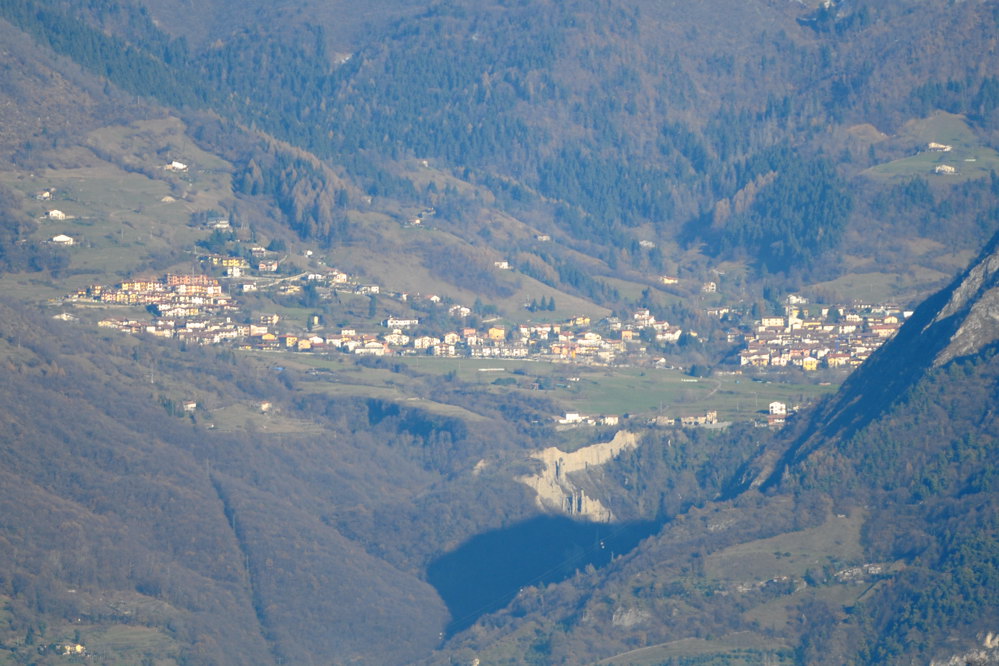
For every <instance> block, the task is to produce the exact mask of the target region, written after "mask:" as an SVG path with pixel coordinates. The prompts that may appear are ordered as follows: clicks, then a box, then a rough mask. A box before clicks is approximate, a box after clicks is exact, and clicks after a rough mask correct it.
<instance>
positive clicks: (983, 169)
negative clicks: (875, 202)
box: [863, 111, 999, 184]
mask: <svg viewBox="0 0 999 666" xmlns="http://www.w3.org/2000/svg"><path fill="white" fill-rule="evenodd" d="M897 140H898V141H899V142H901V143H903V145H910V144H911V145H912V147H913V149H914V150H918V151H919V152H917V153H916V154H914V155H911V156H909V157H904V158H902V159H898V160H893V161H891V162H888V163H886V164H879V165H877V166H874V167H871V168H870V169H867V170H866V171H864V172H863V173H864V175H866V176H868V177H871V178H876V179H884V180H905V179H909V178H912V177H914V176H925V177H927V178H930V179H931V182H933V183H935V184H947V183H960V182H964V181H967V180H975V179H978V178H984V177H987V176H988V175H989V173H990V172H991V171H992V170H996V169H999V153H997V152H996V151H995V150H993V149H992V148H989V147H987V146H983V145H981V143H980V142H979V141H978V138H977V137H976V136H975V135H974V133H973V132H972V131H971V129H970V128H969V127H968V124H967V121H966V120H965V118H964V116H959V115H955V114H951V113H945V112H943V111H938V112H937V113H934V114H933V115H932V116H930V117H928V118H922V119H919V120H913V121H910V122H908V123H906V125H905V127H903V128H902V131H901V132H900V133H899V135H898V139H897ZM930 142H936V143H940V144H946V145H949V146H951V147H952V150H951V151H949V152H934V151H930V150H928V149H927V144H929V143H930ZM943 164H946V165H949V166H952V167H954V168H955V169H957V173H956V174H952V175H938V174H935V173H934V169H935V168H936V167H938V166H940V165H943Z"/></svg>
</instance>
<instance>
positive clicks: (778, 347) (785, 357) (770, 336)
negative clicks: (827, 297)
mask: <svg viewBox="0 0 999 666" xmlns="http://www.w3.org/2000/svg"><path fill="white" fill-rule="evenodd" d="M909 314H911V313H908V312H903V311H901V310H899V309H898V308H896V307H894V306H890V305H878V306H859V307H854V308H850V307H823V308H820V309H818V310H817V311H814V310H813V311H806V310H804V309H798V308H797V306H791V305H789V306H788V308H787V314H786V316H780V317H778V316H774V317H763V318H761V319H760V320H758V321H756V322H754V333H753V335H751V336H749V337H748V338H747V340H746V347H745V349H743V350H742V351H740V352H739V362H740V365H742V366H754V367H771V366H773V367H786V366H797V367H800V368H802V369H803V370H807V371H813V370H818V369H819V368H822V367H826V368H840V367H853V366H858V365H860V364H861V363H863V362H864V361H865V360H866V359H867V358H868V357H869V356H870V355H871V354H872V353H873V352H874V350H876V349H877V348H878V347H880V346H881V345H882V344H884V343H885V341H886V340H888V339H889V338H891V337H892V336H893V335H895V333H896V332H897V331H898V329H899V328H900V327H901V325H902V323H903V321H904V319H905V318H906V317H907V316H908V315H909Z"/></svg>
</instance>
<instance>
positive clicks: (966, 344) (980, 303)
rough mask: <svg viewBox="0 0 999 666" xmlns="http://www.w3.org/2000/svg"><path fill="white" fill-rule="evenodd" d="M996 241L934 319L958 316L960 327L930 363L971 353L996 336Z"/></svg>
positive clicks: (998, 296)
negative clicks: (989, 251)
mask: <svg viewBox="0 0 999 666" xmlns="http://www.w3.org/2000/svg"><path fill="white" fill-rule="evenodd" d="M997 245H999V244H997V243H996V242H995V241H993V242H992V243H991V244H990V246H991V248H992V251H991V253H988V254H986V255H984V257H983V258H982V259H980V260H979V261H978V263H977V264H975V265H974V266H973V267H972V268H971V269H970V270H969V271H968V272H967V273H966V274H965V277H964V279H963V280H961V282H960V283H959V284H958V285H957V287H956V288H955V289H954V290H953V292H952V293H951V297H950V300H949V301H948V302H947V305H945V306H944V308H943V309H942V310H941V311H940V314H938V315H937V316H936V317H935V318H934V319H933V324H937V323H939V322H941V321H943V320H945V319H947V318H949V317H955V316H956V317H959V318H960V319H961V324H960V327H959V328H958V329H957V331H956V332H955V333H954V334H953V335H952V336H951V338H950V342H949V344H948V345H947V346H946V347H945V348H944V349H943V351H941V352H940V353H939V354H937V356H936V358H935V360H934V361H933V365H935V366H939V365H943V364H944V363H946V362H948V361H950V360H952V359H954V358H958V357H960V356H967V355H968V354H973V353H975V352H976V351H978V350H979V349H982V348H984V347H986V346H987V345H990V344H992V343H993V342H995V341H996V340H999V247H997Z"/></svg>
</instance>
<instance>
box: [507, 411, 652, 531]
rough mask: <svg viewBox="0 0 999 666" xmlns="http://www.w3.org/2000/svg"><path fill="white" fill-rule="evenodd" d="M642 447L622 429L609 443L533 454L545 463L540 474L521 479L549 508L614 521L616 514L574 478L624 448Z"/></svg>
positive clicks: (589, 518) (633, 435)
mask: <svg viewBox="0 0 999 666" xmlns="http://www.w3.org/2000/svg"><path fill="white" fill-rule="evenodd" d="M637 446H638V437H637V435H635V434H634V433H631V432H627V431H624V430H622V431H620V432H618V433H617V434H616V435H615V436H614V439H612V440H611V441H609V442H604V443H601V444H594V445H592V446H586V447H583V448H581V449H579V450H577V451H573V452H572V453H566V452H565V451H562V450H560V449H558V448H556V447H554V446H552V447H549V448H547V449H545V450H543V451H539V452H538V453H535V454H534V455H532V456H531V458H533V459H534V460H538V461H540V462H541V471H540V472H539V473H538V474H532V475H530V476H522V477H520V478H518V479H517V480H518V481H520V482H521V483H523V484H525V485H527V486H528V487H530V488H532V489H533V490H534V492H535V493H537V503H538V506H539V507H541V508H542V509H544V510H545V511H549V512H553V513H563V514H566V515H569V516H578V517H580V518H586V519H588V520H592V521H594V522H604V523H606V522H610V521H612V520H613V519H614V514H613V513H612V512H611V510H610V509H608V508H607V507H605V506H604V505H603V503H602V502H601V501H600V500H599V499H597V498H595V497H590V496H588V495H587V494H586V493H585V492H584V491H583V489H582V488H581V487H580V486H579V484H578V483H577V480H575V479H574V477H577V479H578V476H577V475H579V474H585V473H586V472H587V471H589V470H590V469H592V468H596V467H599V466H601V465H603V464H604V463H606V462H608V461H610V460H613V459H614V458H616V457H617V456H618V455H619V454H620V453H621V452H622V451H625V450H628V449H634V448H635V447H637Z"/></svg>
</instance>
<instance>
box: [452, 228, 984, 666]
mask: <svg viewBox="0 0 999 666" xmlns="http://www.w3.org/2000/svg"><path fill="white" fill-rule="evenodd" d="M997 241H999V237H997V238H995V239H993V241H992V242H991V243H990V244H989V246H988V247H987V248H986V249H985V251H984V252H983V254H982V255H981V257H979V259H978V260H977V261H976V262H975V263H974V264H973V265H972V266H971V267H969V269H968V270H967V271H966V272H965V273H964V274H963V275H962V276H960V277H959V278H958V279H956V280H955V281H954V283H953V284H952V285H950V286H949V287H948V288H946V289H944V290H942V291H941V292H939V293H938V294H936V295H934V296H932V297H931V298H929V299H928V300H927V301H926V302H925V303H923V304H922V305H921V306H920V307H919V308H918V310H917V312H916V313H915V314H914V315H913V316H912V317H911V318H910V319H909V320H908V321H907V323H906V324H905V325H904V326H903V328H902V331H901V332H900V333H899V335H898V336H896V337H895V338H894V339H893V340H892V341H891V342H890V343H888V344H886V345H885V347H884V348H883V350H881V351H879V352H878V353H877V354H876V355H874V356H873V357H872V358H871V359H870V360H869V362H868V363H867V364H865V365H864V366H863V367H861V368H860V369H859V370H858V371H857V372H856V373H855V374H854V375H853V376H852V377H851V378H850V379H849V380H848V381H847V382H846V383H844V385H843V386H842V387H841V389H840V391H839V392H838V393H837V394H836V395H835V396H833V397H832V398H830V399H829V400H828V401H827V403H826V404H821V405H819V406H818V407H817V408H815V409H814V410H811V411H810V412H809V413H808V414H806V415H805V416H804V418H802V422H801V423H799V424H797V425H796V426H791V427H789V429H788V431H787V432H785V433H780V434H778V435H777V436H776V437H774V438H773V441H771V442H767V443H765V446H764V450H763V452H761V453H760V454H759V456H758V457H757V458H756V459H755V460H754V461H753V463H752V464H751V465H750V470H751V471H749V472H746V471H745V470H744V472H743V474H744V476H743V479H744V481H743V483H744V485H743V486H741V487H738V488H737V489H730V490H729V492H728V499H727V500H719V501H715V502H708V503H701V504H698V505H695V506H694V507H692V508H690V509H688V510H685V511H682V512H680V513H678V514H677V515H675V516H674V518H673V519H672V520H671V521H670V522H669V523H667V524H666V526H665V527H664V528H663V529H662V531H661V532H660V533H659V534H657V535H656V536H654V537H652V538H650V539H648V540H647V541H646V542H645V543H643V544H642V545H641V546H639V547H638V548H637V549H636V550H635V551H634V552H632V553H629V554H628V555H626V556H624V557H622V558H620V560H619V561H616V562H615V563H614V564H613V565H611V566H610V567H609V568H608V569H607V571H606V572H601V571H585V572H578V573H577V575H576V577H575V578H573V579H571V580H570V581H568V582H566V583H562V584H559V585H548V586H537V587H533V588H528V589H525V590H523V591H522V594H521V595H520V596H518V598H517V600H516V601H515V602H514V603H513V604H512V605H511V607H510V608H509V609H507V610H506V611H504V612H502V613H499V614H496V615H494V616H492V617H487V618H484V619H483V620H481V621H480V622H479V623H478V625H477V626H476V627H475V628H474V629H473V630H471V631H468V632H465V633H464V634H462V635H459V636H458V637H456V638H455V640H454V641H453V642H452V644H451V645H450V646H449V651H447V652H445V653H444V654H443V656H442V657H441V659H440V660H438V661H437V662H435V663H443V662H444V661H445V660H446V659H447V658H450V657H453V656H456V655H463V656H466V657H467V656H469V655H473V654H474V655H477V656H479V657H480V658H481V659H483V660H484V661H491V660H498V659H502V658H506V656H507V655H510V654H517V655H519V657H518V658H520V659H523V660H529V659H531V658H533V659H542V660H544V661H546V662H547V663H575V662H576V661H578V660H579V659H580V658H581V655H584V654H585V655H587V657H588V658H606V660H605V661H601V662H600V663H608V664H626V663H634V662H635V661H636V660H638V661H640V663H650V662H652V663H687V662H685V661H683V660H684V659H695V658H702V659H704V660H705V663H717V662H721V661H722V660H735V663H759V662H761V661H767V662H768V663H863V664H880V663H927V662H928V661H929V660H931V659H940V660H944V661H946V660H947V659H948V658H949V657H950V656H951V655H955V654H960V653H965V652H968V653H969V654H970V653H971V652H969V651H973V650H974V649H975V648H976V646H981V644H982V641H983V640H984V637H985V636H986V635H988V634H989V632H992V631H994V630H995V626H996V623H997V622H999V595H997V590H999V585H997V581H999V560H997V553H999V532H997V529H996V528H997V523H996V516H997V515H999V493H997V490H999V488H997V486H996V479H997V478H999V476H997V468H996V463H995V452H996V443H997V442H999V418H997V412H996V408H995V406H996V396H997V395H999V344H997V336H996V330H997V329H996V327H995V321H996V316H997V313H999V310H997V309H996V307H995V294H996V292H997V289H999V284H997V282H996V266H997V261H999V254H997V251H999V247H997ZM775 461H776V462H775ZM746 479H757V480H758V482H759V483H748V482H746ZM760 490H763V491H764V492H763V493H761V492H760ZM989 649H991V648H989ZM986 651H987V650H986ZM671 660H676V661H675V662H674V661H671ZM696 663H700V662H696Z"/></svg>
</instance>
